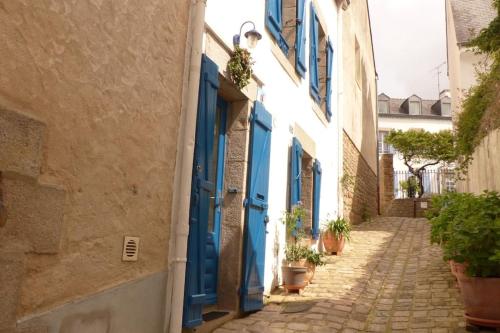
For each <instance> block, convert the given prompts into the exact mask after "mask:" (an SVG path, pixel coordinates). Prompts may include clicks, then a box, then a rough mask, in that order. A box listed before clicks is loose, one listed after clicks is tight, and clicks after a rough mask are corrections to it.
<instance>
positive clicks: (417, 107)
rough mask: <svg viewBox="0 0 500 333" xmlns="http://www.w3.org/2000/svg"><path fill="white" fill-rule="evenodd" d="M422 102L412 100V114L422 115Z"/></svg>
mask: <svg viewBox="0 0 500 333" xmlns="http://www.w3.org/2000/svg"><path fill="white" fill-rule="evenodd" d="M420 108H421V104H420V102H419V101H410V115H413V116H415V115H420V113H421V110H420Z"/></svg>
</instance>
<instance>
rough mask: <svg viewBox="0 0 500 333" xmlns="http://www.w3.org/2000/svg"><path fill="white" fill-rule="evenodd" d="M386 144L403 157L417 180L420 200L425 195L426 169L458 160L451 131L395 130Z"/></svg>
mask: <svg viewBox="0 0 500 333" xmlns="http://www.w3.org/2000/svg"><path fill="white" fill-rule="evenodd" d="M385 142H386V143H388V144H390V145H392V146H393V147H394V149H396V150H397V151H398V153H400V154H401V155H402V157H403V161H404V164H405V165H406V166H407V167H408V170H409V171H410V173H411V174H413V175H414V176H415V177H416V178H417V181H418V187H417V188H418V197H419V198H421V197H422V195H423V194H424V187H423V186H422V185H423V184H422V177H423V172H424V171H425V169H426V168H427V167H429V166H432V165H436V164H439V163H451V162H453V161H454V160H455V158H456V153H455V145H454V137H453V134H452V133H451V131H441V132H437V133H431V132H427V131H424V130H408V131H406V132H403V131H401V130H398V131H394V130H393V131H391V132H390V133H389V134H388V135H387V136H386V138H385Z"/></svg>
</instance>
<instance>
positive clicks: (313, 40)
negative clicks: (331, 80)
mask: <svg viewBox="0 0 500 333" xmlns="http://www.w3.org/2000/svg"><path fill="white" fill-rule="evenodd" d="M310 17H311V19H310V23H311V27H310V34H309V35H310V51H309V81H310V92H311V96H312V97H313V98H314V100H315V101H316V102H317V103H319V102H320V101H321V98H320V96H319V75H318V26H319V20H318V16H317V15H316V10H314V6H313V4H312V3H311V15H310Z"/></svg>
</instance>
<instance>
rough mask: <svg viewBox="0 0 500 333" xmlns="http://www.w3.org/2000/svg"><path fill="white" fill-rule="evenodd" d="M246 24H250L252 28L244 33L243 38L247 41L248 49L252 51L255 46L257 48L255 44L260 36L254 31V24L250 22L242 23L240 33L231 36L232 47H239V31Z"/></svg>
mask: <svg viewBox="0 0 500 333" xmlns="http://www.w3.org/2000/svg"><path fill="white" fill-rule="evenodd" d="M247 23H250V24H251V25H252V26H253V28H252V29H251V30H248V31H247V32H245V35H244V36H245V38H246V39H247V45H248V48H249V49H253V48H255V46H257V42H258V41H259V40H260V39H261V38H262V35H261V34H260V33H259V32H258V31H257V30H255V23H253V22H252V21H246V22H243V24H242V25H241V27H240V33H239V34H238V35H234V36H233V45H234V46H240V39H241V31H242V30H243V26H244V25H245V24H247Z"/></svg>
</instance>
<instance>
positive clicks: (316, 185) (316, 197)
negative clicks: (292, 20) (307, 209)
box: [312, 160, 322, 239]
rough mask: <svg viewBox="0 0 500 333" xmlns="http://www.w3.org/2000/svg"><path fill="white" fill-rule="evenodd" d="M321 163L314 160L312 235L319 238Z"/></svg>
mask: <svg viewBox="0 0 500 333" xmlns="http://www.w3.org/2000/svg"><path fill="white" fill-rule="evenodd" d="M321 173H322V170H321V163H319V161H318V160H315V161H314V166H313V191H314V192H313V213H312V218H313V221H312V236H313V238H314V239H318V238H319V201H320V197H321Z"/></svg>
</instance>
